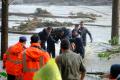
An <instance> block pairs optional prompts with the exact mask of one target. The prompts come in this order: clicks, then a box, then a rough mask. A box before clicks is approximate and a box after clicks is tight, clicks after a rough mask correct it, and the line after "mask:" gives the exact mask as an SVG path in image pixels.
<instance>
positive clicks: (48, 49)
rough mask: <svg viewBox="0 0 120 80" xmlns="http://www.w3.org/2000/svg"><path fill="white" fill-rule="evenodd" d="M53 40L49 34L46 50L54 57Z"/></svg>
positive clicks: (54, 41)
mask: <svg viewBox="0 0 120 80" xmlns="http://www.w3.org/2000/svg"><path fill="white" fill-rule="evenodd" d="M56 42H57V41H56V40H55V38H54V36H52V35H50V36H49V37H48V40H47V51H48V52H49V53H50V54H51V55H52V57H53V58H55V43H56Z"/></svg>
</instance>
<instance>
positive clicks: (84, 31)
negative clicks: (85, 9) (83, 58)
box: [79, 21, 92, 46]
mask: <svg viewBox="0 0 120 80" xmlns="http://www.w3.org/2000/svg"><path fill="white" fill-rule="evenodd" d="M79 33H80V35H81V37H82V40H83V45H84V46H86V34H88V35H89V37H90V40H91V42H92V35H91V33H90V31H89V30H88V29H87V28H85V27H84V22H83V21H81V22H80V28H79Z"/></svg>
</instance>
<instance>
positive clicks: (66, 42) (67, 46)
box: [60, 39, 70, 50]
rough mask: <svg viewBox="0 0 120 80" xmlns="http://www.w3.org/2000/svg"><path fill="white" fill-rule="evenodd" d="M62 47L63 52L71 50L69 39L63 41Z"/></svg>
mask: <svg viewBox="0 0 120 80" xmlns="http://www.w3.org/2000/svg"><path fill="white" fill-rule="evenodd" d="M60 47H61V49H62V50H69V49H70V42H69V40H67V39H63V40H62V41H61V44H60Z"/></svg>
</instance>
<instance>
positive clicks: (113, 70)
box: [110, 64, 120, 79]
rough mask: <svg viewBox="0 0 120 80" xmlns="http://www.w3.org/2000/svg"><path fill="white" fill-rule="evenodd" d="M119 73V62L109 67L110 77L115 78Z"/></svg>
mask: <svg viewBox="0 0 120 80" xmlns="http://www.w3.org/2000/svg"><path fill="white" fill-rule="evenodd" d="M119 74H120V64H113V65H112V66H111V68H110V79H116V78H117V77H118V75H119Z"/></svg>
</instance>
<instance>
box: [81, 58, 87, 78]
mask: <svg viewBox="0 0 120 80" xmlns="http://www.w3.org/2000/svg"><path fill="white" fill-rule="evenodd" d="M80 72H81V74H80V75H81V76H80V80H84V78H85V73H86V69H85V66H84V64H83V61H82V58H81V56H80Z"/></svg>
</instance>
